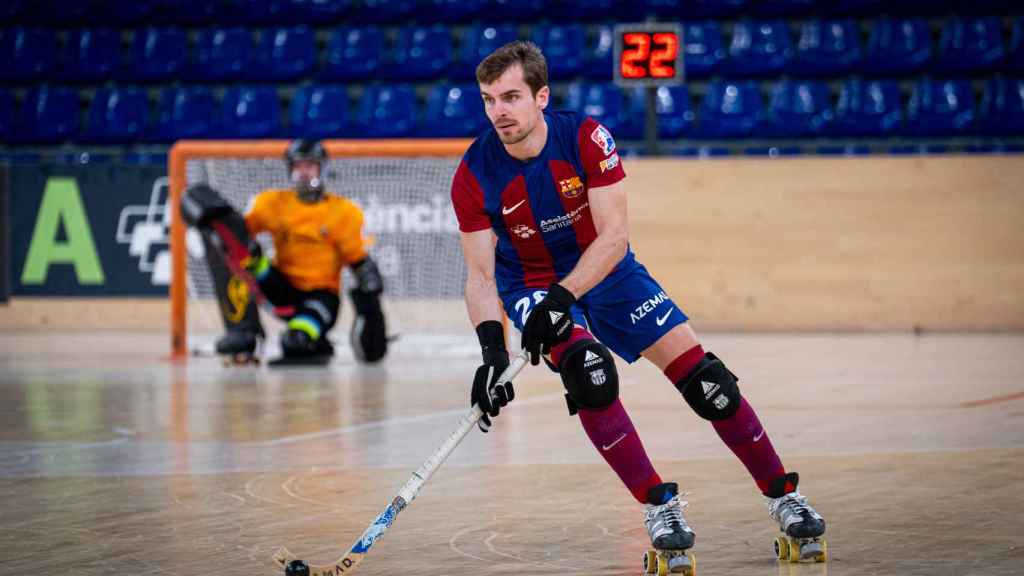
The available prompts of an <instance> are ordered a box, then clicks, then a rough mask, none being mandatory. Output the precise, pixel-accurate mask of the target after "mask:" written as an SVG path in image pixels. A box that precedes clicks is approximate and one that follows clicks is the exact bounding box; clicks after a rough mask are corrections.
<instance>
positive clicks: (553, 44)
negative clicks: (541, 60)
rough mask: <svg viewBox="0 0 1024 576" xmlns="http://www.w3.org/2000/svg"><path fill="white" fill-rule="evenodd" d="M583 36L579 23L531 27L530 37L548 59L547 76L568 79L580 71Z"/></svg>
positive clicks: (553, 79)
mask: <svg viewBox="0 0 1024 576" xmlns="http://www.w3.org/2000/svg"><path fill="white" fill-rule="evenodd" d="M584 36H585V34H584V31H583V27H582V26H580V25H579V24H569V25H567V26H546V25H543V24H538V25H536V26H534V27H533V31H532V34H531V37H532V39H533V42H534V43H535V44H536V45H537V46H539V47H540V49H541V50H542V51H543V52H544V56H545V57H546V58H547V60H548V77H549V78H550V79H551V80H552V81H558V80H568V79H569V78H570V77H572V76H576V75H577V74H579V73H580V70H581V68H582V66H583V40H584Z"/></svg>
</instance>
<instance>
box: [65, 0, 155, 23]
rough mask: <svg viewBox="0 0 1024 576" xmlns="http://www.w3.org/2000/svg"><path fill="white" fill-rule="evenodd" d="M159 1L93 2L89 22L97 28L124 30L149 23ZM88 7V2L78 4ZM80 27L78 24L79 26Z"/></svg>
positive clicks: (124, 0)
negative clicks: (107, 27)
mask: <svg viewBox="0 0 1024 576" xmlns="http://www.w3.org/2000/svg"><path fill="white" fill-rule="evenodd" d="M159 1H160V0H121V1H120V2H94V3H92V4H91V10H90V12H91V14H92V17H91V18H90V20H91V21H92V22H94V23H95V24H97V25H99V26H109V27H111V28H126V27H130V26H137V25H139V24H143V23H145V22H148V21H150V19H151V17H152V15H153V13H154V12H155V11H156V8H157V6H156V4H157V3H158V2H159ZM80 3H81V4H86V5H89V4H90V3H88V2H80ZM79 25H80V24H79Z"/></svg>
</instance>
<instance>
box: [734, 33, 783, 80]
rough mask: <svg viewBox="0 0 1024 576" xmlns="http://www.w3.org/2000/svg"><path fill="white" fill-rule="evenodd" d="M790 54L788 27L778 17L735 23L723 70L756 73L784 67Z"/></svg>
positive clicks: (756, 74) (740, 74) (768, 72)
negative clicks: (770, 19) (769, 19)
mask: <svg viewBox="0 0 1024 576" xmlns="http://www.w3.org/2000/svg"><path fill="white" fill-rule="evenodd" d="M792 58H793V42H792V39H791V38H790V36H789V27H788V26H787V25H786V23H785V22H783V21H782V20H773V21H764V22H758V21H750V20H742V21H740V22H737V23H736V26H735V27H734V28H733V32H732V42H731V43H730V44H729V58H728V59H726V61H725V62H724V63H723V64H722V68H723V71H724V72H726V73H729V74H732V75H736V76H760V75H766V74H776V73H778V72H781V71H783V70H785V68H786V65H787V64H788V63H789V61H790V60H791V59H792Z"/></svg>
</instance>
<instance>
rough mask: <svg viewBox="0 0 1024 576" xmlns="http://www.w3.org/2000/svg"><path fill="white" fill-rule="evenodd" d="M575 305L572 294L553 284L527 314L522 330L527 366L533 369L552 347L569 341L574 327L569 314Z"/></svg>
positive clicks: (574, 298)
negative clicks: (528, 357)
mask: <svg viewBox="0 0 1024 576" xmlns="http://www.w3.org/2000/svg"><path fill="white" fill-rule="evenodd" d="M575 303H576V297H575V296H573V295H572V292H569V291H568V290H566V289H565V288H563V287H562V286H561V285H559V284H557V283H556V284H552V285H551V287H550V288H548V294H547V296H545V297H544V299H543V300H541V301H540V302H539V303H538V304H537V305H536V306H534V307H533V310H531V311H530V316H529V317H528V318H527V319H526V324H525V325H524V326H523V349H525V350H526V351H527V353H529V356H530V364H533V365H534V366H536V365H537V364H539V363H540V357H541V356H543V355H547V354H549V353H551V347H552V346H554V345H555V344H558V343H559V342H565V341H566V340H568V339H569V336H570V335H571V334H572V324H573V321H572V314H571V312H570V310H571V309H572V306H573V304H575Z"/></svg>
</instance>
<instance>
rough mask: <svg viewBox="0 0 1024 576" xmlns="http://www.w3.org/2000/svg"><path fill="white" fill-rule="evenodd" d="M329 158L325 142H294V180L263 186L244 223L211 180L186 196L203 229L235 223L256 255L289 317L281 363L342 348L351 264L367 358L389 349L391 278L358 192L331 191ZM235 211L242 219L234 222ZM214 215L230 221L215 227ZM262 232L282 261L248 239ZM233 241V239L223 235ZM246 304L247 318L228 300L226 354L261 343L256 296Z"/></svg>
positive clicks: (257, 267)
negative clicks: (387, 286)
mask: <svg viewBox="0 0 1024 576" xmlns="http://www.w3.org/2000/svg"><path fill="white" fill-rule="evenodd" d="M326 160H327V152H326V151H325V150H324V147H323V145H322V144H321V143H320V142H318V141H313V140H295V141H293V142H292V143H291V144H290V145H289V146H288V150H287V152H286V154H285V161H286V162H287V166H288V176H289V178H290V180H291V183H292V188H291V189H268V190H264V191H263V192H261V193H260V194H258V195H257V196H256V197H255V198H254V199H253V201H252V204H251V208H250V209H249V210H248V212H247V213H246V214H245V216H244V225H240V224H242V222H241V218H240V217H239V216H238V214H237V213H236V212H235V211H234V210H233V209H231V208H230V206H229V205H228V204H227V203H226V202H225V201H224V200H223V198H222V197H221V196H220V195H219V194H218V193H217V192H216V191H214V190H212V189H211V188H209V186H206V185H199V186H193V187H191V188H189V189H188V191H187V192H186V194H185V199H184V201H183V206H182V209H183V210H182V211H183V214H184V215H185V219H186V220H187V221H189V222H190V223H191V224H194V225H196V227H197V228H199V230H200V231H201V232H202V233H203V234H204V236H205V235H207V234H223V233H224V232H223V230H225V229H229V230H230V229H234V231H235V234H237V235H238V236H239V238H237V241H238V242H241V243H242V245H243V246H248V251H249V254H248V256H247V257H246V258H244V259H242V260H241V261H240V262H238V264H240V265H241V266H243V267H244V268H246V269H247V270H248V271H249V273H250V274H251V275H252V276H253V278H254V279H255V280H256V281H257V283H258V284H259V288H260V291H261V292H262V293H263V294H264V296H266V298H267V299H268V300H269V301H270V302H271V303H272V304H273V305H274V306H275V311H276V312H277V313H278V315H279V316H281V317H282V318H283V319H284V320H286V321H287V323H288V325H287V329H286V330H285V331H284V332H282V333H281V349H282V351H283V353H284V357H283V359H282V361H281V362H280V363H286V364H287V363H317V362H325V361H326V360H327V359H328V358H330V356H331V355H332V354H333V352H334V351H333V347H332V346H331V344H330V342H329V341H328V339H327V332H328V331H329V330H330V329H331V328H332V327H333V326H334V324H335V322H336V321H337V318H338V312H339V308H340V304H341V302H340V299H339V294H340V290H341V270H342V267H344V266H349V267H350V268H351V270H352V273H353V276H354V278H355V284H356V285H355V286H354V287H352V288H351V289H350V290H349V294H350V296H351V297H352V303H353V305H354V307H355V319H354V321H353V323H352V333H351V343H352V349H353V352H354V353H355V356H356V358H358V359H359V360H360V361H363V362H376V361H378V360H380V359H381V358H383V357H384V355H385V354H386V353H387V335H386V328H385V323H384V314H383V311H382V310H381V305H380V295H381V293H382V292H383V282H382V279H381V275H380V272H379V271H378V269H377V265H376V264H375V263H374V261H373V260H372V259H371V258H370V256H369V254H368V253H367V251H366V245H365V244H364V242H363V236H362V226H363V213H362V211H361V210H360V208H359V206H357V205H356V204H354V203H353V202H351V201H350V200H347V199H345V198H342V197H341V196H337V195H334V194H331V193H328V192H326V191H325V190H324V184H323V179H322V170H323V165H324V162H325V161H326ZM232 219H234V220H235V224H236V225H235V226H231V225H230V222H229V221H230V220H232ZM213 220H219V221H220V222H222V223H224V224H225V226H222V227H215V226H212V225H211V221H213ZM261 232H267V233H269V234H270V235H271V236H272V237H273V241H274V260H273V262H271V261H270V260H269V259H268V258H267V257H266V256H265V255H263V254H262V250H260V247H259V244H257V243H256V242H254V241H250V240H249V238H250V237H254V236H255V235H256V234H259V233H261ZM243 236H244V237H243ZM225 244H230V243H229V242H221V243H220V245H225ZM222 257H225V258H227V257H229V256H226V255H223V254H222ZM212 265H213V262H211V266H212ZM223 292H224V293H225V294H226V293H227V291H226V290H225V291H223ZM222 302H223V299H222ZM246 306H247V307H248V308H249V313H248V314H246V316H249V319H248V321H242V322H239V323H232V322H231V321H230V320H231V319H230V318H229V315H230V312H231V309H232V306H231V305H225V306H222V312H224V313H225V314H224V315H225V325H226V327H227V331H228V332H227V334H226V335H225V336H224V337H222V338H221V339H220V340H219V341H218V342H217V352H218V353H219V354H224V355H231V356H235V357H237V356H238V355H243V356H244V355H246V354H249V355H251V354H253V352H254V351H255V349H256V346H257V342H258V339H259V338H261V337H262V334H263V330H262V328H261V327H260V325H259V316H258V314H256V313H255V309H254V306H253V303H252V302H251V301H248V302H246ZM238 316H239V317H241V316H242V315H241V314H239V315H238ZM240 319H241V318H240Z"/></svg>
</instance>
